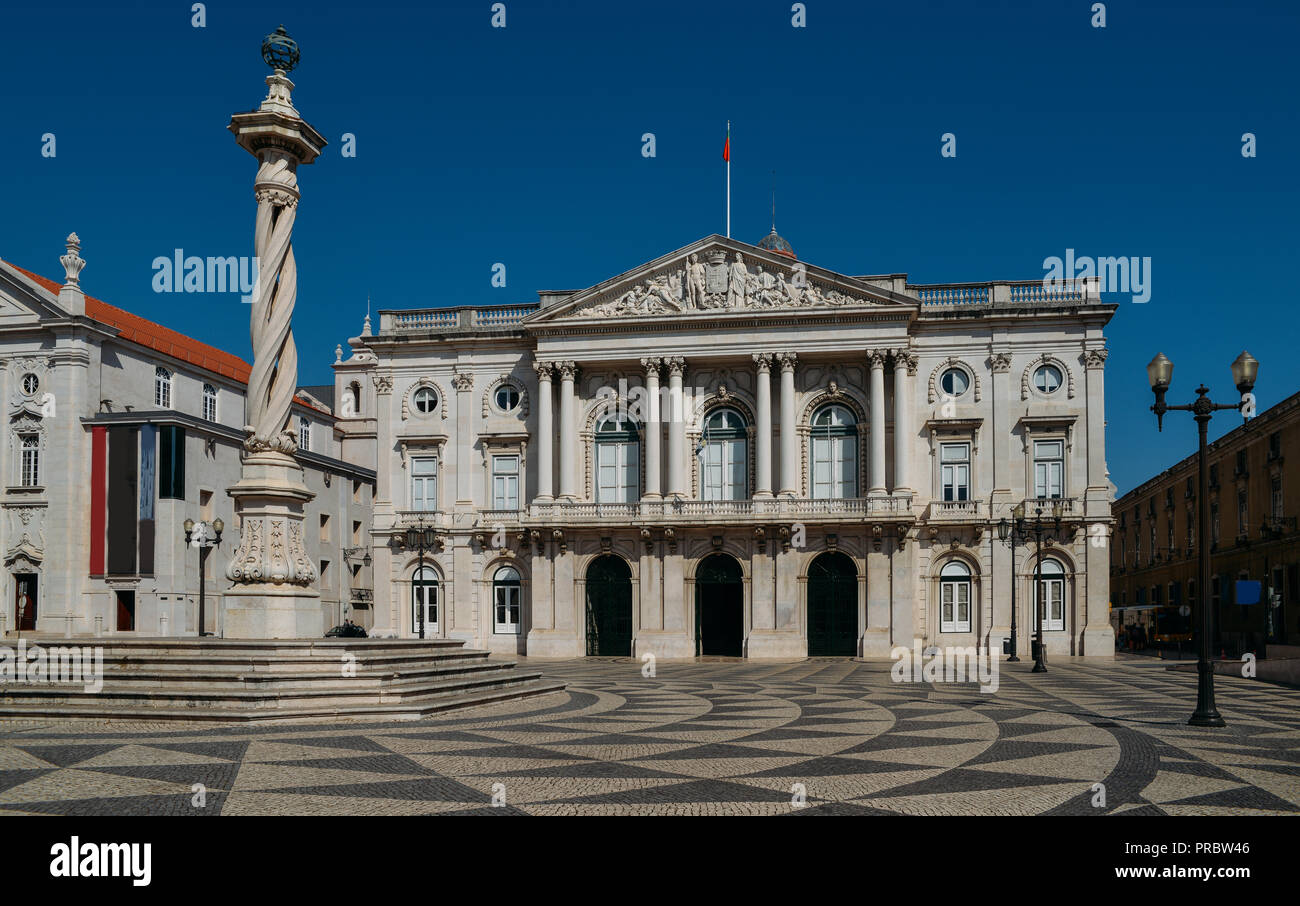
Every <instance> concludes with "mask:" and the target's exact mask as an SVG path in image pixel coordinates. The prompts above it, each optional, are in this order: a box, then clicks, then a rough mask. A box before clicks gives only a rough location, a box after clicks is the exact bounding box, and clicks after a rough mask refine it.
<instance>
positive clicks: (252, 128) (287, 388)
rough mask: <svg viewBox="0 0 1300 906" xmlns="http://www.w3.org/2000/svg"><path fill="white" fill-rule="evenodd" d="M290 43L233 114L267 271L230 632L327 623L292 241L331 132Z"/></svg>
mask: <svg viewBox="0 0 1300 906" xmlns="http://www.w3.org/2000/svg"><path fill="white" fill-rule="evenodd" d="M290 43H291V42H290V39H289V37H288V35H285V34H283V32H277V33H276V34H275V35H272V36H270V37H268V38H267V41H266V42H265V43H264V44H263V46H262V54H263V58H264V59H266V60H268V61H273V68H274V71H273V72H272V74H271V75H270V76H268V77H267V79H266V84H267V87H268V89H269V90H268V92H267V96H266V98H265V99H264V100H263V101H262V104H261V106H260V107H259V108H258V109H257V110H255V111H252V112H250V113H239V114H236V115H235V116H234V117H232V118H231V121H230V127H229V128H230V131H231V132H233V133H234V134H235V138H236V140H237V141H238V142H239V145H240V147H242V148H243V149H244V150H245V151H248V152H249V153H250V154H252V155H253V156H254V157H256V158H257V161H258V167H257V179H256V181H255V183H254V195H255V197H256V198H257V221H256V228H255V231H254V249H255V251H256V254H257V259H258V275H257V286H256V288H255V289H254V290H253V298H252V306H251V309H250V320H251V334H252V341H253V366H252V370H251V373H250V374H249V378H248V393H247V396H246V397H245V399H244V423H245V424H244V435H245V436H244V451H243V462H242V466H241V469H240V478H239V481H238V482H236V483H235V485H234V486H233V487H231V488H230V489H229V490H228V491H227V493H229V494H230V496H231V497H232V498H234V501H235V512H236V514H238V516H239V517H240V538H239V548H238V550H237V551H236V552H235V554H234V557H233V559H232V560H231V562H230V565H229V566H228V567H227V568H226V578H228V579H229V580H230V581H231V582H232V583H233V584H232V586H231V588H230V589H229V590H227V591H226V593H225V595H224V596H223V605H224V607H225V618H224V622H223V626H224V634H225V636H226V637H227V638H243V639H248V638H273V639H282V638H320V637H321V635H322V633H323V632H324V615H323V613H322V611H321V604H320V593H319V591H317V590H316V588H315V587H314V586H315V584H316V580H317V573H316V567H315V565H314V563H313V562H312V559H313V558H312V557H311V556H310V555H309V554H308V553H307V548H306V545H305V544H304V538H303V509H304V507H305V506H306V504H307V503H308V502H309V501H310V500H311V499H312V498H313V497H315V494H313V493H312V492H311V491H309V490H308V489H307V486H306V484H305V483H304V481H303V471H302V467H301V466H299V465H298V462H297V460H296V458H295V457H296V454H297V452H298V444H297V436H296V433H295V432H294V430H293V428H292V426H291V425H290V424H289V416H290V411H291V408H292V406H293V398H294V394H295V393H296V392H297V387H298V350H297V347H296V346H295V344H294V341H293V332H292V326H291V325H292V320H293V310H294V304H295V302H296V301H297V295H298V268H297V264H296V262H295V260H294V255H293V241H292V240H293V227H294V219H295V218H296V216H297V212H298V199H299V197H300V195H299V192H298V176H297V171H298V167H299V166H301V165H305V164H310V163H311V162H312V161H314V160H315V159H316V158H317V157H318V156H319V155H320V152H321V149H322V148H324V146H325V139H324V138H323V137H322V136H321V135H320V133H318V132H317V131H316V130H315V129H313V128H312V127H311V126H310V125H309V124H308V123H307V122H306V121H304V120H303V119H302V117H301V116H299V114H298V111H297V110H296V109H294V106H293V101H292V99H291V97H290V92H291V91H292V90H293V82H291V81H289V78H288V72H289V71H290V70H291V69H292V64H291V63H289V62H287V60H288V55H287V54H277V53H276V52H275V51H277V50H283V49H284V48H286V47H288V46H289V45H290ZM296 56H297V54H296V52H295V53H294V54H293V57H294V59H295V60H296ZM282 61H283V62H282ZM276 64H278V66H283V67H284V68H278V66H277V65H276Z"/></svg>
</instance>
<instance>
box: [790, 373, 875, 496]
mask: <svg viewBox="0 0 1300 906" xmlns="http://www.w3.org/2000/svg"><path fill="white" fill-rule="evenodd" d="M827 406H843V407H844V408H846V409H848V410H849V411H850V412H851V413H852V414H853V417H854V418H855V419H857V424H856V425H855V426H854V427H855V428H856V429H857V430H856V432H855V434H856V437H857V440H858V442H857V444H856V447H857V457H858V467H857V479H858V493H857V496H858V497H865V496H866V494H865V493H863V491H864V489H865V488H866V487H867V454H868V452H869V451H868V450H867V449H866V448H865V447H866V445H865V443H864V441H865V439H866V435H867V434H868V433H869V432H870V430H871V428H870V421H869V419H868V417H867V406H866V404H865V403H864V402H863V401H862V400H860V399H858V398H857V396H855V395H854V394H851V393H848V392H846V391H845V390H844V389H843V388H841V387H839V386H838V385H837V384H836V382H835V381H831V383H830V386H829V387H827V388H826V389H825V390H822V391H821V392H820V393H818V394H816V395H815V396H813V397H812V398H811V399H810V400H808V402H807V403H806V404H805V405H804V408H803V413H802V416H801V417H800V419H799V421H798V423H797V424H798V428H797V431H798V434H799V446H800V459H801V460H802V462H801V464H800V469H799V471H800V472H801V475H802V477H801V479H800V481H801V484H802V487H801V488H800V494H801V496H803V497H806V498H811V497H812V491H813V481H812V466H813V463H812V439H813V424H812V420H813V418H814V417H815V416H816V415H817V413H818V411H820V410H821V409H823V408H825V407H827Z"/></svg>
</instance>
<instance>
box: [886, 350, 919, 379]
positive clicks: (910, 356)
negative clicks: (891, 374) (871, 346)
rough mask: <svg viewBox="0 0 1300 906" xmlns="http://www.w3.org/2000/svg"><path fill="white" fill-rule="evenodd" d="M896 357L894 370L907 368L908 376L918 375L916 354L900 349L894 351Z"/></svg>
mask: <svg viewBox="0 0 1300 906" xmlns="http://www.w3.org/2000/svg"><path fill="white" fill-rule="evenodd" d="M891 354H892V355H893V357H894V369H895V370H897V369H900V368H906V369H907V373H908V374H916V362H917V356H916V353H914V352H912V350H910V349H906V348H900V349H895V350H892V352H891Z"/></svg>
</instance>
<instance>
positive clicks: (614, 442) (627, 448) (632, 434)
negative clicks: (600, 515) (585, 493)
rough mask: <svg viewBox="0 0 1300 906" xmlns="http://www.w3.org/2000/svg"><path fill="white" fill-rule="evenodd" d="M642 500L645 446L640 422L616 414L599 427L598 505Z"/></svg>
mask: <svg viewBox="0 0 1300 906" xmlns="http://www.w3.org/2000/svg"><path fill="white" fill-rule="evenodd" d="M640 499H641V446H640V440H639V434H638V432H637V426H636V422H634V421H632V420H631V419H630V418H628V417H627V413H625V412H612V413H610V414H609V415H606V416H604V417H603V418H602V419H601V420H600V421H599V422H598V423H597V424H596V502H597V503H635V502H636V501H638V500H640Z"/></svg>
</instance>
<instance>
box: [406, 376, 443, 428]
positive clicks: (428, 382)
mask: <svg viewBox="0 0 1300 906" xmlns="http://www.w3.org/2000/svg"><path fill="white" fill-rule="evenodd" d="M421 387H428V388H429V389H430V390H432V391H433V392H434V394H435V395H436V396H437V397H438V402H437V403H436V404H435V405H434V407H433V411H432V412H421V411H420V410H419V409H417V408H415V403H414V402H413V401H412V400H411V397H412V396H413V395H414V394H415V391H417V390H419V389H420V388H421ZM434 415H437V416H438V417H439V418H443V419H445V418H446V417H447V392H446V391H445V390H443V389H442V385H441V384H439V383H438V382H437V381H435V380H433V379H432V378H427V377H422V378H419V379H417V380H414V381H412V382H411V385H410V386H409V387H407V388H406V392H405V393H403V394H402V421H408V420H409V419H410V418H411V417H412V416H414V417H415V418H432V417H433V416H434Z"/></svg>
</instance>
